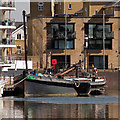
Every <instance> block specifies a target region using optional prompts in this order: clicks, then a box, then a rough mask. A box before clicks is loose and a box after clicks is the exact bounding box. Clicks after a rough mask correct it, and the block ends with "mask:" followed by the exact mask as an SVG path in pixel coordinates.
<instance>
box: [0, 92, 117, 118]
mask: <svg viewBox="0 0 120 120" xmlns="http://www.w3.org/2000/svg"><path fill="white" fill-rule="evenodd" d="M118 98H119V97H118V91H116V90H107V91H106V93H105V95H100V96H89V97H83V96H82V97H78V96H71V97H67V96H66V97H34V98H33V97H30V98H17V97H3V98H0V118H119V116H118V111H119V110H118V108H119V107H118V106H119V101H118Z"/></svg>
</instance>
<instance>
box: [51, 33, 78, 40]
mask: <svg viewBox="0 0 120 120" xmlns="http://www.w3.org/2000/svg"><path fill="white" fill-rule="evenodd" d="M75 38H76V33H75V32H68V33H67V39H75ZM53 39H65V33H64V32H60V31H58V32H56V34H54V35H53Z"/></svg>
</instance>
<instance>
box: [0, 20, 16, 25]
mask: <svg viewBox="0 0 120 120" xmlns="http://www.w3.org/2000/svg"><path fill="white" fill-rule="evenodd" d="M0 25H4V26H15V19H11V20H9V19H6V20H0Z"/></svg>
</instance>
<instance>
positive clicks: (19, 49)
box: [17, 45, 21, 54]
mask: <svg viewBox="0 0 120 120" xmlns="http://www.w3.org/2000/svg"><path fill="white" fill-rule="evenodd" d="M17 54H21V46H20V45H18V46H17Z"/></svg>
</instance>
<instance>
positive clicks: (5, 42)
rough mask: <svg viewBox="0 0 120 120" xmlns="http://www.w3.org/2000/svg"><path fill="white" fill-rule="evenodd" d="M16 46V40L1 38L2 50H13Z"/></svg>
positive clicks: (0, 45)
mask: <svg viewBox="0 0 120 120" xmlns="http://www.w3.org/2000/svg"><path fill="white" fill-rule="evenodd" d="M13 47H16V45H15V38H11V40H10V39H9V38H1V39H0V48H13Z"/></svg>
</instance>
